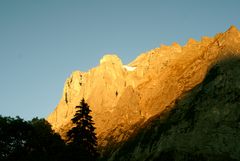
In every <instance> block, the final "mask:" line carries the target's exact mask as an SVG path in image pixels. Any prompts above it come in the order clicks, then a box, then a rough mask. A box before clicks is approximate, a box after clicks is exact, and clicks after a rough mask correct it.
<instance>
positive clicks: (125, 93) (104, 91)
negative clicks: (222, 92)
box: [48, 26, 240, 146]
mask: <svg viewBox="0 0 240 161" xmlns="http://www.w3.org/2000/svg"><path fill="white" fill-rule="evenodd" d="M231 54H238V55H240V32H239V31H238V29H237V28H236V27H234V26H232V27H230V28H229V30H228V31H226V32H225V33H219V34H217V35H216V36H215V37H213V38H208V37H202V39H201V41H196V40H193V39H189V41H188V42H187V43H186V45H184V46H182V47H181V46H180V45H179V44H177V43H173V44H172V45H171V46H162V47H160V48H155V49H153V50H151V51H149V52H146V53H143V54H141V55H140V56H139V57H137V58H136V59H135V60H134V61H133V62H131V63H130V64H128V65H123V64H122V62H121V60H120V59H119V58H118V57H117V56H116V55H106V56H104V57H103V58H102V59H101V60H100V64H99V66H97V67H95V68H93V69H91V70H89V71H88V72H80V71H75V72H73V73H72V75H71V76H70V77H69V78H68V79H67V80H66V83H65V85H64V91H63V95H62V98H61V100H60V102H59V104H58V105H57V107H56V109H55V110H54V111H53V113H51V114H50V115H49V117H48V121H49V122H50V123H51V124H52V126H53V129H54V130H55V131H57V132H59V133H60V134H61V135H62V136H63V137H64V136H65V133H66V132H67V130H68V129H69V128H70V127H71V121H70V120H71V118H72V117H73V115H74V113H75V111H74V110H75V106H76V105H78V104H79V102H80V100H81V99H82V98H85V99H86V100H87V103H88V104H89V105H90V107H91V110H92V116H93V120H94V121H95V126H96V128H97V129H96V132H97V136H98V142H99V144H100V145H101V146H105V145H107V144H108V143H109V141H111V142H120V141H123V140H125V139H127V137H128V136H129V135H130V134H131V132H132V131H133V129H134V128H133V127H136V126H135V125H140V124H141V123H143V122H145V121H146V120H148V118H150V117H152V116H154V115H156V114H159V113H161V112H162V111H163V110H164V109H166V108H167V107H170V106H171V104H172V103H174V101H175V100H176V99H177V98H178V97H179V96H181V95H182V94H183V93H185V92H186V91H189V90H190V89H192V88H193V87H194V86H196V85H197V84H199V83H201V82H202V80H203V79H204V77H205V75H206V73H207V71H208V70H209V68H210V67H211V65H212V64H213V63H214V62H216V61H217V60H219V59H221V58H222V57H224V56H227V55H231Z"/></svg>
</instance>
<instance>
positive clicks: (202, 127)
mask: <svg viewBox="0 0 240 161" xmlns="http://www.w3.org/2000/svg"><path fill="white" fill-rule="evenodd" d="M239 91H240V57H232V58H229V59H226V60H223V61H221V62H219V63H218V64H216V65H214V67H213V68H211V70H210V71H209V72H208V74H207V76H206V78H205V79H204V81H203V82H202V83H201V84H199V85H198V86H196V87H195V88H193V89H192V90H191V91H190V92H188V93H186V94H184V95H183V96H182V97H181V98H179V99H178V100H177V101H176V103H175V105H174V106H173V107H171V108H169V109H165V111H164V112H162V113H160V114H159V115H155V116H153V117H152V118H151V119H149V120H148V121H147V122H146V123H145V124H144V125H143V126H142V127H140V128H139V129H137V130H136V131H135V132H134V134H133V135H132V136H131V137H130V138H129V139H128V141H127V142H125V143H124V144H123V145H122V146H120V147H119V149H118V150H116V151H115V152H114V153H113V154H112V155H111V156H108V157H107V158H106V159H104V160H112V161H237V160H240V147H239V144H240V135H239V134H240V92H239Z"/></svg>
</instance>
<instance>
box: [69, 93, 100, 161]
mask: <svg viewBox="0 0 240 161" xmlns="http://www.w3.org/2000/svg"><path fill="white" fill-rule="evenodd" d="M90 112H91V110H90V109H89V106H88V104H87V103H86V102H85V100H84V98H83V99H82V100H81V102H80V105H79V106H76V113H75V115H74V117H73V118H72V123H73V124H74V127H73V128H72V129H70V130H69V131H68V132H67V137H68V145H69V150H70V154H71V156H70V157H73V158H72V161H75V160H76V161H77V160H84V161H94V160H96V159H97V157H98V153H97V137H96V133H95V131H94V130H95V127H94V122H93V120H92V116H91V115H90ZM73 153H74V154H73Z"/></svg>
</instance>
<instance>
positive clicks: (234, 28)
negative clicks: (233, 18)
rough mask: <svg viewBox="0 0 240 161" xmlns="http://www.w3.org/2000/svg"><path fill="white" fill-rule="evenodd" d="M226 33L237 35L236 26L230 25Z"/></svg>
mask: <svg viewBox="0 0 240 161" xmlns="http://www.w3.org/2000/svg"><path fill="white" fill-rule="evenodd" d="M227 32H231V33H238V32H239V30H238V28H237V27H236V26H234V25H232V26H231V27H229V29H228V30H227Z"/></svg>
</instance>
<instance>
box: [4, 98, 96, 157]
mask: <svg viewBox="0 0 240 161" xmlns="http://www.w3.org/2000/svg"><path fill="white" fill-rule="evenodd" d="M90 112H91V110H90V108H89V106H88V104H87V103H86V102H85V100H84V99H82V100H81V102H80V105H78V106H76V113H75V115H74V117H73V118H72V123H73V125H74V126H73V128H72V129H70V130H69V131H68V132H67V140H62V139H61V137H60V135H59V134H57V133H55V132H54V131H53V130H52V128H51V125H50V124H49V123H48V122H47V121H46V120H45V119H39V118H33V119H32V120H31V121H25V120H23V119H22V118H20V117H15V118H12V117H3V116H1V115H0V160H1V161H95V160H97V159H98V156H99V154H98V152H97V137H96V133H95V127H94V122H93V120H92V117H91V115H90Z"/></svg>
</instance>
